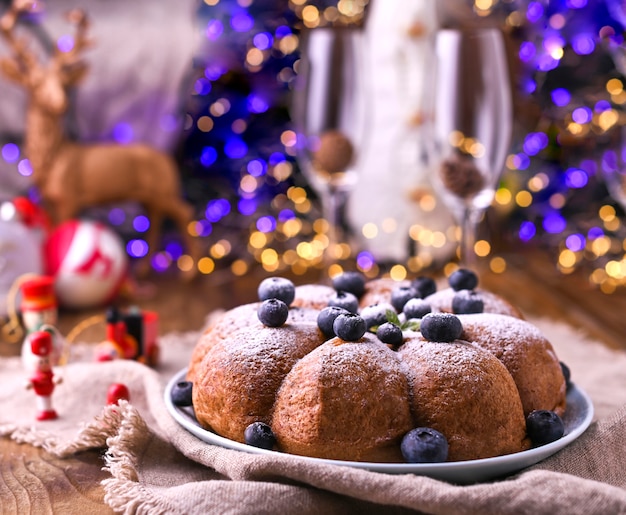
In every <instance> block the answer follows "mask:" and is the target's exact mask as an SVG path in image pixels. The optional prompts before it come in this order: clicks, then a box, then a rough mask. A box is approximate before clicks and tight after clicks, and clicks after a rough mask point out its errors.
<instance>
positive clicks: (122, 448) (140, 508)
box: [101, 401, 176, 515]
mask: <svg viewBox="0 0 626 515" xmlns="http://www.w3.org/2000/svg"><path fill="white" fill-rule="evenodd" d="M108 415H109V416H110V422H112V423H114V424H115V431H114V432H113V433H112V434H111V435H110V436H108V438H107V439H106V445H107V446H108V451H107V453H106V454H105V457H104V459H105V466H104V468H103V470H105V471H107V472H109V473H110V474H111V478H108V479H104V480H103V481H102V483H101V484H102V486H103V487H104V491H105V494H104V502H105V503H107V504H108V505H109V507H111V508H112V509H113V510H114V511H116V512H121V513H133V514H138V515H142V514H150V515H152V514H155V513H174V512H175V511H176V510H175V509H174V508H173V507H172V506H169V504H168V503H165V502H163V499H162V498H156V497H155V495H154V492H153V491H151V490H150V489H149V488H145V487H144V486H143V485H141V484H140V482H139V472H138V465H139V464H138V458H137V456H140V455H141V454H142V453H141V452H139V449H145V447H146V446H147V445H148V443H149V441H150V440H151V439H152V438H153V437H154V435H153V433H152V431H150V429H149V428H148V426H147V425H146V423H145V421H144V419H143V418H142V417H141V415H140V414H139V412H138V411H137V410H136V408H134V407H133V406H132V405H131V404H129V403H127V402H125V401H120V403H119V406H116V407H113V408H111V409H110V410H109V412H108ZM110 427H111V428H113V424H112V425H111V426H110Z"/></svg>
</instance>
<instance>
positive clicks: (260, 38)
mask: <svg viewBox="0 0 626 515" xmlns="http://www.w3.org/2000/svg"><path fill="white" fill-rule="evenodd" d="M273 42H274V41H273V38H272V35H271V34H270V33H269V32H259V33H258V34H256V35H255V36H254V37H253V38H252V43H253V44H254V46H255V47H257V48H258V49H259V50H268V49H269V48H271V47H272V44H273Z"/></svg>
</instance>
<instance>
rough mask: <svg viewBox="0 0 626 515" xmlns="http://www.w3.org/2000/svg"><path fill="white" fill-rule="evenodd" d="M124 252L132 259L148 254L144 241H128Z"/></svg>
mask: <svg viewBox="0 0 626 515" xmlns="http://www.w3.org/2000/svg"><path fill="white" fill-rule="evenodd" d="M126 252H127V253H128V254H129V255H130V256H133V257H143V256H145V255H146V254H147V253H148V244H147V243H146V242H145V241H144V240H139V239H137V240H130V241H129V242H128V243H127V244H126Z"/></svg>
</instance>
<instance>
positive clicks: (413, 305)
mask: <svg viewBox="0 0 626 515" xmlns="http://www.w3.org/2000/svg"><path fill="white" fill-rule="evenodd" d="M431 311H432V307H431V306H430V303H428V302H426V301H425V300H424V299H411V300H410V301H408V302H407V303H406V304H405V305H404V310H403V313H404V316H405V317H406V318H407V319H409V318H424V317H425V316H426V315H428V313H430V312H431Z"/></svg>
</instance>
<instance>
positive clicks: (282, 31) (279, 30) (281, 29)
mask: <svg viewBox="0 0 626 515" xmlns="http://www.w3.org/2000/svg"><path fill="white" fill-rule="evenodd" d="M274 34H276V37H277V38H284V37H285V36H288V35H289V34H291V28H290V27H289V26H288V25H280V26H278V27H276V31H275V32H274Z"/></svg>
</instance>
